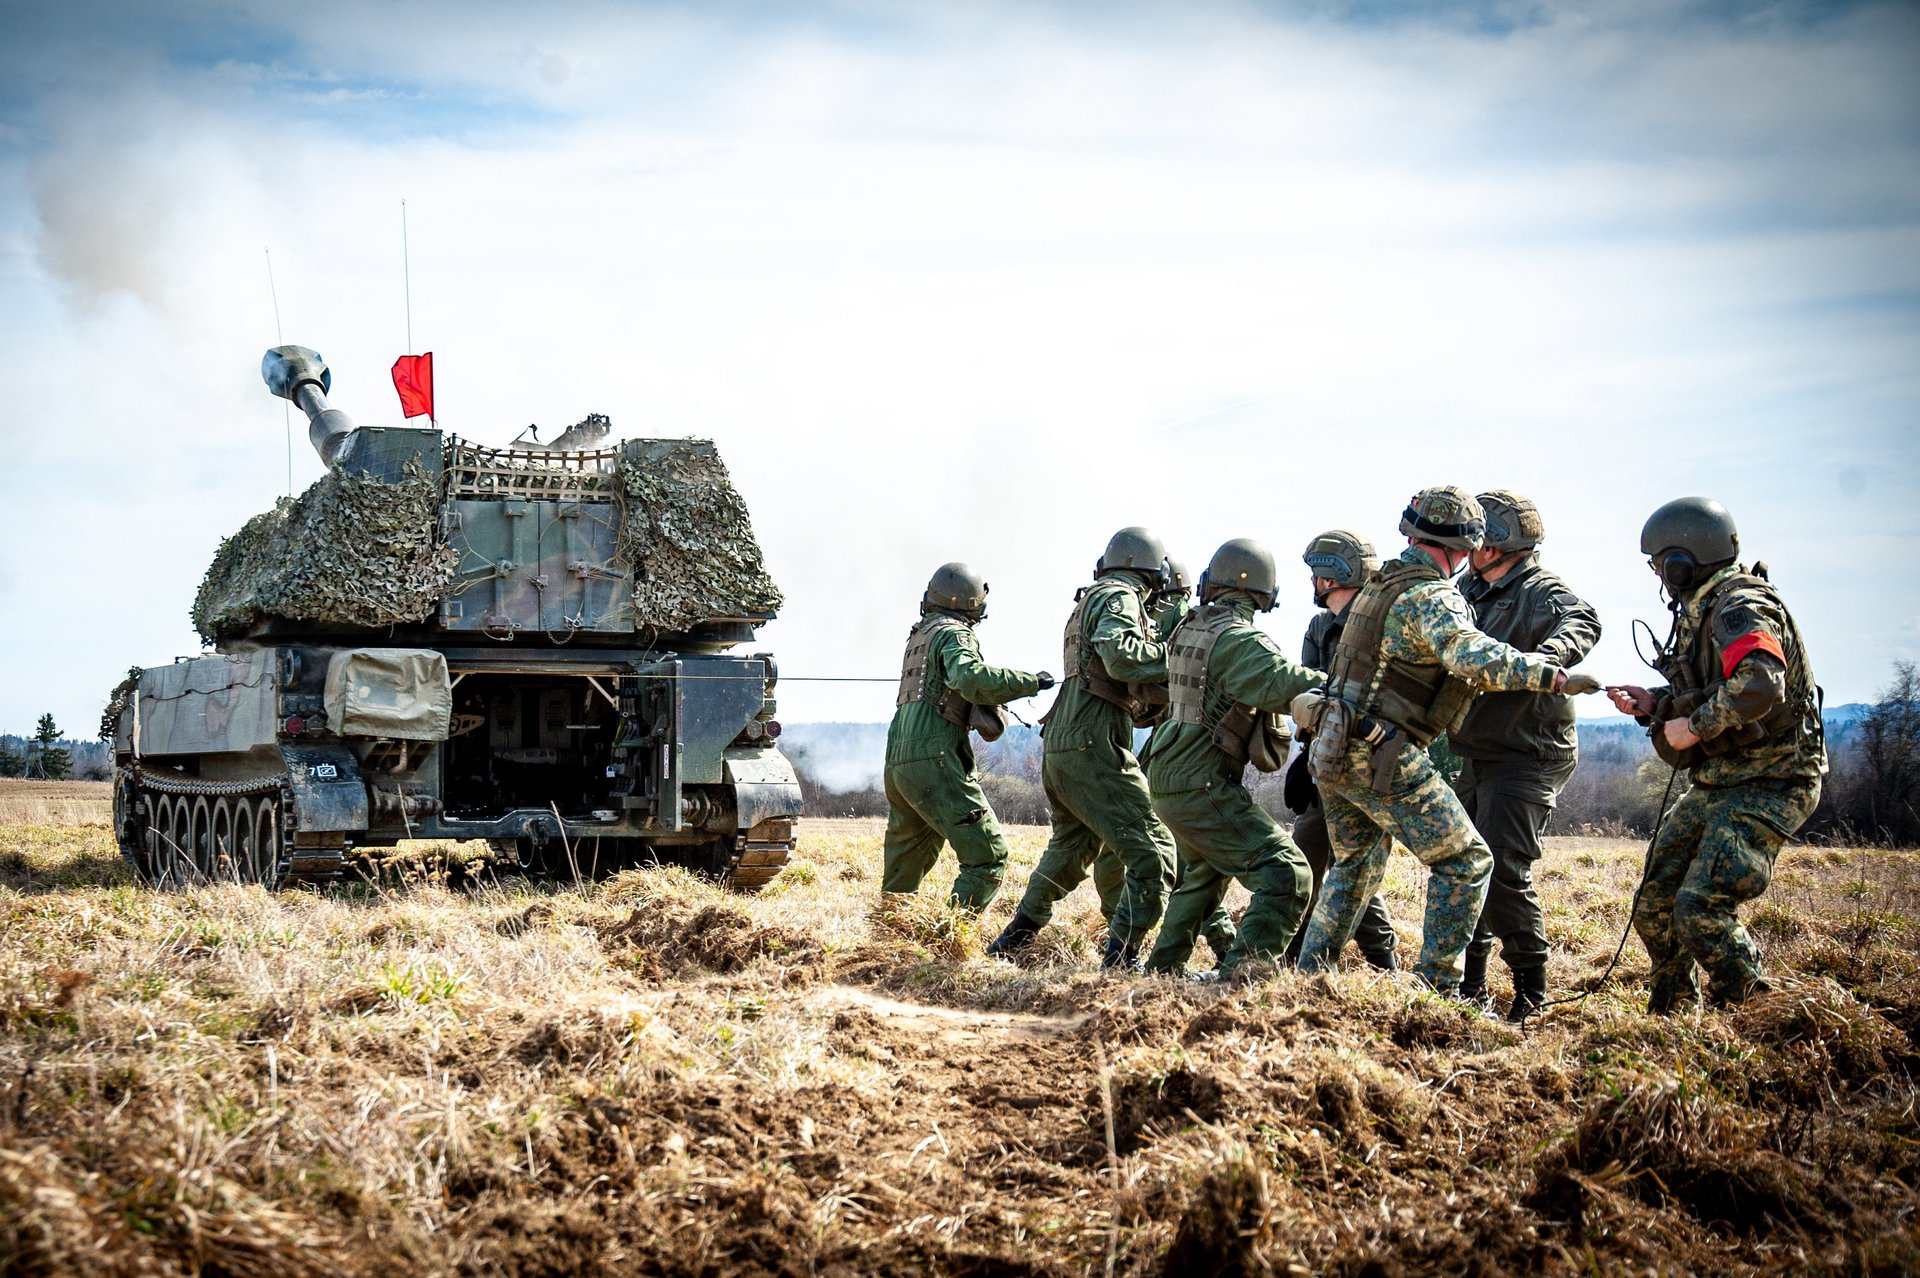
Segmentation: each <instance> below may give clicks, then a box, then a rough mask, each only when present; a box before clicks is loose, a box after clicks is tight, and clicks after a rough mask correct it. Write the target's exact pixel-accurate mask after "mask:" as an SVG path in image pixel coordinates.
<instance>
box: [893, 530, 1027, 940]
mask: <svg viewBox="0 0 1920 1278" xmlns="http://www.w3.org/2000/svg"><path fill="white" fill-rule="evenodd" d="M986 615H987V583H986V580H985V579H984V578H983V577H982V576H981V575H980V574H979V573H977V572H975V571H974V570H973V569H972V568H969V567H968V566H967V565H965V564H957V563H956V564H944V565H942V566H941V567H940V568H939V569H938V570H937V571H936V572H935V573H934V574H933V578H932V580H930V581H929V582H928V583H927V591H926V594H925V595H924V596H923V597H922V598H921V600H920V621H919V622H918V623H917V624H916V625H915V626H914V627H913V629H912V630H911V631H909V632H908V633H907V652H906V656H905V658H904V659H903V660H902V662H901V669H900V693H899V696H898V697H897V698H896V700H895V709H894V712H893V722H892V723H891V724H889V725H888V727H887V767H886V785H887V805H888V813H887V839H886V848H885V852H884V855H883V861H882V865H883V869H882V871H881V876H880V891H881V892H882V893H885V894H889V895H891V894H895V893H907V892H913V891H916V890H918V889H919V887H920V880H921V879H923V878H925V877H926V874H927V871H928V870H930V869H932V868H933V863H934V861H935V860H937V859H938V858H939V855H940V845H941V844H942V843H951V844H952V845H953V852H954V856H955V857H957V858H958V859H959V862H960V873H959V875H958V876H957V877H956V878H955V879H954V881H953V901H954V904H956V905H959V906H962V907H964V908H966V909H969V910H973V911H975V912H978V911H980V910H982V909H985V908H986V905H987V903H988V902H989V901H991V900H993V898H994V895H995V894H996V893H998V892H999V890H1000V878H1001V875H1002V874H1003V873H1004V872H1005V871H1006V865H1007V841H1006V839H1005V837H1003V836H1002V835H1001V833H1000V823H999V822H998V821H997V820H995V819H994V815H993V807H992V805H991V804H989V803H988V802H987V796H986V795H985V794H983V793H982V792H981V790H980V777H979V774H978V773H977V772H976V771H975V770H974V762H973V744H972V741H971V739H970V738H969V736H968V731H969V725H970V724H971V723H974V722H985V720H983V719H981V718H980V716H979V715H978V712H977V709H976V708H977V707H983V706H984V707H993V706H999V705H1001V704H1003V703H1005V702H1008V701H1011V700H1013V699H1015V698H1016V697H1030V696H1032V695H1033V694H1034V693H1036V692H1038V691H1041V690H1042V689H1045V688H1049V687H1052V686H1053V676H1052V675H1049V674H1047V673H1045V672H1044V671H1043V672H1041V673H1039V674H1028V673H1026V672H1025V671H1021V670H1006V669H1002V668H1001V667H999V666H990V665H987V664H986V663H985V662H983V661H982V660H981V659H980V645H979V642H978V640H976V639H975V638H974V634H973V628H974V626H976V625H978V624H979V623H980V622H981V621H982V620H984V619H985V617H986ZM990 730H991V729H990ZM995 735H998V732H997V730H995Z"/></svg>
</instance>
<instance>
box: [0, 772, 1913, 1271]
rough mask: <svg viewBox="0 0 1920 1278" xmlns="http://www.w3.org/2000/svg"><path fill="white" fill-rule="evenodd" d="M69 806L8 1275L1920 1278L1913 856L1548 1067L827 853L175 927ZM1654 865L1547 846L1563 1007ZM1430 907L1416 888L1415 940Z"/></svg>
mask: <svg viewBox="0 0 1920 1278" xmlns="http://www.w3.org/2000/svg"><path fill="white" fill-rule="evenodd" d="M67 791H71V793H69V792H66V791H63V792H55V791H52V790H39V789H22V788H20V787H19V785H17V784H7V785H5V786H4V788H0V821H4V822H6V823H5V824H0V1272H4V1273H8V1274H36V1275H37V1274H67V1273H76V1274H78V1273H85V1274H129V1275H132V1274H172V1273H179V1274H191V1273H202V1274H225V1275H267V1274H313V1275H321V1274H360V1273H366V1274H388V1273H412V1274H442V1273H448V1274H475V1275H478V1274H527V1275H532V1274H555V1275H557V1274H576V1273H579V1274H600V1273H607V1274H613V1273H666V1274H685V1275H716V1276H717V1275H725V1274H736V1273H744V1274H780V1275H801V1274H847V1275H850V1274H856V1273H887V1274H911V1273H923V1272H925V1273H935V1272H938V1273H963V1274H1068V1273H1107V1272H1112V1273H1123V1274H1169V1275H1174V1274H1229V1273H1232V1274H1256V1273H1275V1274H1283V1273H1336V1274H1356V1275H1359V1274H1364V1275H1369V1276H1370V1278H1376V1276H1380V1275H1391V1274H1400V1273H1408V1274H1411V1273H1429V1272H1437V1273H1451V1274H1472V1275H1477V1276H1481V1278H1485V1276H1487V1275H1496V1274H1511V1275H1520V1274H1532V1273H1554V1274H1575V1273H1579V1274H1593V1273H1622V1274H1624V1273H1635V1274H1645V1273H1662V1274H1664V1273H1687V1272H1693V1273H1702V1274H1743V1273H1750V1272H1780V1273H1789V1272H1790V1273H1803V1272H1831V1273H1848V1274H1869V1273H1873V1274H1879V1273H1884V1274H1893V1273H1905V1272H1913V1271H1914V1270H1915V1269H1916V1268H1917V1267H1920V1239H1917V1238H1916V1224H1915V1219H1914V1211H1915V1208H1916V1207H1920V1192H1917V1186H1920V1180H1917V1179H1916V1178H1917V1177H1920V1105H1917V1104H1916V1101H1917V1099H1920V1098H1917V1097H1916V1091H1915V1087H1914V1084H1913V1080H1912V1077H1911V1071H1912V1069H1913V1067H1914V1065H1915V1063H1916V1060H1917V1059H1920V1057H1916V1054H1915V1050H1914V1045H1913V1039H1912V1038H1911V1037H1910V1035H1914V1034H1920V929H1917V928H1916V924H1915V922H1914V921H1913V920H1914V907H1915V904H1916V901H1920V872H1916V869H1915V863H1914V862H1913V860H1912V858H1911V857H1910V856H1909V855H1905V854H1897V853H1882V852H1866V851H1835V850H1827V849H1807V848H1794V849H1790V850H1789V851H1788V852H1787V853H1786V854H1785V855H1784V856H1783V858H1782V861H1781V866H1780V871H1779V874H1778V876H1777V880H1776V885H1775V888H1774V890H1773V891H1772V892H1771V893H1770V894H1769V895H1768V896H1767V897H1766V898H1765V899H1763V901H1762V902H1760V903H1759V905H1758V907H1757V908H1756V909H1755V910H1753V911H1752V920H1753V925H1754V928H1755V934H1756V936H1757V937H1758V939H1759V940H1760V942H1761V943H1762V945H1763V946H1764V947H1765V948H1766V949H1767V951H1768V959H1769V963H1770V964H1771V967H1772V970H1773V971H1774V973H1775V974H1776V975H1777V977H1778V979H1779V982H1780V984H1781V986H1782V988H1781V989H1779V990H1778V991H1776V992H1775V993H1773V994H1771V995H1768V996H1766V997H1765V998H1763V999H1762V1000H1760V1001H1758V1002H1756V1003H1754V1004H1750V1005H1748V1006H1747V1007H1746V1008H1743V1009H1741V1010H1740V1011H1738V1012H1736V1013H1732V1014H1719V1013H1700V1014H1697V1015H1694V1016H1691V1017H1688V1018H1685V1019H1676V1020H1654V1019H1650V1018H1648V1017H1646V1016H1644V1015H1643V1014H1642V1013H1641V1011H1640V1006H1641V995H1640V993H1639V987H1640V985H1641V982H1642V981H1643V978H1644V976H1645V971H1646V965H1645V961H1644V958H1643V957H1642V956H1641V955H1640V953H1639V951H1638V947H1637V945H1629V947H1628V951H1627V957H1626V960H1625V961H1624V962H1623V963H1622V965H1621V970H1620V973H1619V976H1618V979H1617V980H1616V982H1615V984H1614V985H1612V986H1610V987H1608V988H1606V989H1604V990H1602V991H1600V992H1598V993H1596V994H1594V995H1593V996H1592V997H1591V998H1589V999H1588V1000H1586V1001H1585V1002H1583V1003H1579V1004H1577V1005H1573V1006H1569V1007H1564V1008H1560V1009H1556V1010H1555V1011H1553V1012H1551V1013H1549V1014H1548V1015H1547V1016H1545V1017H1543V1018H1541V1019H1540V1020H1538V1021H1536V1022H1533V1023H1530V1024H1529V1025H1528V1027H1527V1028H1526V1029H1525V1031H1524V1032H1523V1031H1521V1030H1518V1029H1515V1028H1513V1027H1510V1026H1507V1025H1505V1024H1503V1023H1500V1022H1497V1021H1490V1020H1485V1019H1481V1018H1477V1017H1474V1016H1472V1015H1470V1014H1468V1013H1466V1012H1464V1011H1462V1010H1461V1009H1459V1008H1457V1007H1455V1006H1453V1005H1451V1004H1448V1003H1445V1002H1441V1001H1437V1000H1435V999H1433V998H1431V997H1428V996H1425V995H1422V994H1420V993H1418V992H1416V991H1414V990H1413V989H1411V988H1409V987H1408V986H1407V985H1405V984H1403V983H1402V982H1400V981H1398V980H1395V979H1391V978H1386V977H1381V976H1377V975H1375V974H1373V973H1371V972H1369V971H1367V970H1365V969H1360V968H1353V969H1348V970H1343V971H1341V972H1339V973H1337V974H1334V975H1333V976H1331V977H1330V978H1321V979H1305V978H1301V977H1299V976H1297V975H1294V974H1292V973H1281V974H1279V975H1277V976H1274V977H1273V978H1272V979H1269V980H1265V981H1262V982H1259V983H1255V984H1250V985H1244V986H1235V987H1232V988H1227V989H1217V988H1212V987H1205V986H1198V985H1192V984H1188V983H1185V982H1179V981H1172V980H1165V979H1139V978H1112V979H1109V978H1104V977H1102V976H1101V975H1100V974H1099V973H1097V972H1096V971H1095V970H1094V966H1093V962H1094V959H1095V956H1096V955H1097V953H1098V944H1099V940H1100V935H1101V929H1100V926H1099V918H1098V914H1097V911H1096V910H1095V909H1094V907H1093V903H1092V901H1091V898H1090V896H1089V895H1088V894H1087V892H1086V890H1085V889H1083V890H1082V892H1081V893H1080V894H1077V895H1076V896H1075V897H1074V898H1072V900H1071V901H1070V902H1069V908H1068V909H1067V910H1066V911H1065V913H1064V914H1063V916H1062V917H1061V918H1060V919H1059V920H1058V926H1056V927H1055V928H1053V929H1051V930H1049V931H1048V932H1047V933H1045V934H1043V937H1042V942H1041V944H1040V946H1039V949H1040V953H1039V955H1038V957H1037V960H1036V962H1035V963H1033V964H1031V965H1028V966H1024V967H1017V968H1016V967H1012V966H1008V965H1005V964H1002V963H997V962H993V961H989V960H985V959H982V958H981V957H980V949H981V946H982V943H983V935H984V936H990V935H991V934H992V932H993V930H995V929H997V928H998V927H999V926H1000V924H1001V923H1003V922H1004V920H1005V919H1006V917H1007V915H1008V914H1009V913H1010V911H1011V909H1012V900H1011V896H1012V894H1011V893H1008V894H1005V895H1003V897H1002V899H1001V900H999V901H997V902H996V903H995V905H994V907H993V909H992V910H990V911H989V913H988V915H987V917H986V919H985V920H984V922H982V923H980V924H979V925H976V924H975V923H974V922H973V921H971V920H969V919H967V918H966V917H964V916H958V915H955V914H952V913H950V912H948V911H947V910H945V909H943V908H942V907H941V906H940V904H939V903H938V894H939V893H940V892H941V891H943V890H944V888H945V886H946V885H947V883H948V882H949V881H950V879H951V872H952V866H951V862H950V861H949V862H947V863H945V864H944V865H943V866H942V869H941V871H940V872H939V873H938V874H937V875H936V878H935V881H934V882H931V883H930V884H929V885H928V887H927V888H926V889H925V897H924V899H923V900H921V901H919V902H918V903H916V904H914V905H911V906H908V907H906V908H903V909H898V910H894V911H891V912H884V913H883V912H881V911H880V910H879V909H878V908H877V907H878V892H877V887H876V883H877V880H878V870H879V843H880V825H879V823H877V822H808V823H806V825H805V827H804V829H803V832H802V848H801V852H800V855H799V857H798V859H797V861H796V863H795V864H794V865H793V866H792V867H791V868H790V869H789V870H788V871H787V872H786V873H785V874H784V875H783V876H782V877H781V878H780V879H779V880H777V881H776V882H775V883H774V884H773V885H772V887H771V888H770V889H769V890H768V891H766V892H765V893H763V894H762V895H760V896H756V897H735V896H730V895H728V894H726V893H724V892H721V891H718V890H716V889H714V888H712V887H711V886H709V885H707V884H705V883H702V882H699V881H697V880H695V879H693V878H690V877H688V876H686V875H684V874H682V873H680V872H678V871H655V872H634V873H628V874H625V875H622V876H620V877H618V878H616V879H613V880H611V881H609V882H606V883H602V884H599V885H587V886H585V887H579V886H575V885H560V886H553V885H541V884H533V883H528V882H526V881H524V880H521V879H517V878H498V879H495V878H492V877H490V876H488V875H485V874H482V875H480V876H478V877H477V878H475V877H472V876H469V875H464V874H462V875H460V876H457V881H458V882H459V883H460V886H459V887H458V888H457V889H452V888H449V887H448V886H447V876H446V873H445V871H444V868H443V866H444V862H445V860H446V857H445V856H444V855H442V853H443V852H444V851H445V850H443V849H436V848H432V847H424V846H421V847H415V848H412V849H408V852H409V854H410V855H409V856H407V857H402V858H399V859H397V860H395V861H393V862H391V863H389V864H388V865H386V866H385V867H384V869H383V871H382V873H381V878H380V883H379V886H377V887H376V886H373V885H371V884H369V883H364V882H363V883H359V884H355V885H351V886H348V887H344V888H341V889H338V890H336V891H334V892H333V893H331V894H329V895H327V896H325V897H320V896H316V895H313V894H301V893H295V894H288V895H283V896H277V897H275V896H268V895H266V894H265V893H262V892H260V891H258V890H256V889H251V888H240V887H235V886H213V887H205V888H199V889H194V890H191V891H186V892H177V893H164V894H163V893H155V892H150V891H146V890H143V889H140V888H138V887H136V886H135V885H134V884H133V883H132V882H131V881H130V879H129V877H128V875H127V874H126V872H125V871H124V870H123V868H122V867H121V864H120V862H119V860H118V857H117V855H116V853H115V851H114V849H113V846H112V841H111V838H110V835H109V832H108V829H107V827H106V809H105V800H104V787H98V788H96V789H94V790H91V791H87V790H74V788H73V787H67ZM56 805H72V806H56ZM1013 842H1014V857H1015V862H1016V866H1015V870H1014V873H1013V876H1012V881H1013V883H1014V885H1015V886H1016V887H1017V885H1018V884H1019V883H1020V882H1021V881H1023V880H1024V877H1025V872H1026V869H1027V868H1028V867H1030V866H1031V864H1032V862H1033V860H1034V858H1035V857H1036V855H1037V854H1038V851H1039V849H1040V847H1041V845H1042V843H1043V842H1044V831H1041V830H1035V829H1018V830H1015V831H1014V832H1013ZM1639 856H1640V849H1639V848H1638V847H1637V846H1633V845H1629V844H1626V843H1623V842H1618V841H1602V840H1559V841H1556V842H1555V843H1554V845H1553V846H1552V847H1551V849H1550V851H1549V854H1548V857H1547V859H1546V860H1545V861H1544V862H1543V866H1542V878H1543V891H1544V895H1545V897H1546V900H1547V901H1548V903H1549V909H1550V920H1549V923H1550V931H1551V933H1552V937H1553V940H1554V942H1555V946H1556V949H1555V955H1554V960H1553V967H1552V978H1553V983H1554V986H1555V988H1556V990H1558V991H1566V990H1569V989H1573V988H1576V987H1578V986H1579V985H1581V984H1582V983H1583V982H1587V981H1589V980H1591V979H1592V978H1593V977H1594V976H1595V975H1596V974H1597V973H1598V972H1599V971H1600V970H1601V969H1602V968H1604V966H1605V964H1606V961H1607V959H1608V958H1609V957H1610V956H1611V954H1612V952H1613V947H1614V943H1615V941H1616V939H1617V938H1618V936H1619V932H1620V929H1621V927H1622V926H1623V924H1624V922H1625V919H1626V911H1627V904H1628V899H1629V897H1630V895H1631V892H1632V888H1633V884H1634V882H1635V879H1636V875H1637V872H1638V868H1639ZM1421 888H1422V882H1421V872H1420V870H1419V868H1418V866H1416V865H1415V864H1414V863H1413V862H1412V861H1411V859H1409V858H1405V857H1402V858H1400V859H1399V862H1398V863H1397V864H1396V865H1395V867H1394V870H1393V873H1392V876H1391V878H1390V879H1389V883H1388V895H1389V900H1390V903H1391V905H1392V908H1393V912H1394V916H1395V918H1396V920H1397V921H1398V922H1399V924H1400V926H1401V930H1402V933H1403V936H1404V937H1405V938H1406V942H1407V944H1408V945H1409V946H1411V945H1412V944H1414V943H1416V941H1417V928H1418V919H1419V912H1418V906H1417V900H1418V894H1419V892H1420V891H1421ZM1202 952H1203V953H1204V946H1203V947H1202ZM1496 967H1498V965H1497V964H1496ZM1502 993H1504V990H1503V991H1502Z"/></svg>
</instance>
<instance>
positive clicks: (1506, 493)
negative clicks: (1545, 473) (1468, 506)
mask: <svg viewBox="0 0 1920 1278" xmlns="http://www.w3.org/2000/svg"><path fill="white" fill-rule="evenodd" d="M1474 500H1475V501H1477V502H1479V503H1480V509H1481V510H1482V511H1483V512H1485V514H1486V520H1487V532H1486V536H1485V538H1484V539H1483V540H1482V541H1481V543H1480V544H1481V545H1482V546H1484V547H1486V549H1488V550H1497V551H1499V552H1500V553H1501V554H1503V555H1507V554H1514V553H1516V552H1519V551H1526V550H1532V549H1533V548H1534V547H1535V546H1537V545H1539V544H1540V543H1541V542H1542V541H1544V540H1545V539H1546V535H1547V525H1546V523H1545V522H1544V521H1543V520H1542V519H1541V518H1540V508H1539V507H1538V506H1536V505H1534V504H1533V501H1532V499H1531V498H1527V497H1522V496H1521V495H1520V494H1519V493H1516V492H1514V491H1513V490H1512V489H1510V488H1496V489H1494V490H1493V491H1491V492H1485V493H1481V494H1480V495H1479V496H1478V497H1476V498H1474Z"/></svg>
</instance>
